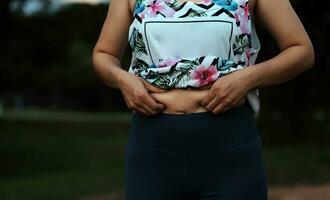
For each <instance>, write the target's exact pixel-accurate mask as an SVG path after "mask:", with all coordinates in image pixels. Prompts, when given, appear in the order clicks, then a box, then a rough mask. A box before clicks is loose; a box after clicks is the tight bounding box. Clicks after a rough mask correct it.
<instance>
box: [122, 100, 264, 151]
mask: <svg viewBox="0 0 330 200" xmlns="http://www.w3.org/2000/svg"><path fill="white" fill-rule="evenodd" d="M258 136H259V132H258V130H257V124H256V118H255V117H254V115H253V111H252V110H251V108H249V107H248V105H246V104H243V105H241V106H238V107H233V108H231V109H229V110H227V111H225V112H222V113H218V114H213V113H212V112H196V113H187V114H171V113H158V114H156V115H153V116H147V115H144V114H143V113H140V112H135V113H134V114H133V117H132V119H131V127H130V131H129V141H128V142H129V143H130V144H136V145H140V146H141V147H146V148H149V149H152V150H156V151H161V152H164V153H174V154H187V153H197V152H203V151H208V150H212V149H217V148H225V147H229V146H232V145H238V144H241V143H245V142H248V141H251V140H253V139H255V138H256V137H258Z"/></svg>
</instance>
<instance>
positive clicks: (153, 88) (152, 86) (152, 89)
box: [139, 77, 167, 92]
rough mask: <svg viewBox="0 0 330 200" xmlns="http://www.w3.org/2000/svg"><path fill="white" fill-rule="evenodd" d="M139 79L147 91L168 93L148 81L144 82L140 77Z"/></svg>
mask: <svg viewBox="0 0 330 200" xmlns="http://www.w3.org/2000/svg"><path fill="white" fill-rule="evenodd" d="M139 79H140V80H141V81H142V82H143V84H144V86H145V87H146V89H147V90H148V91H152V92H166V91H167V90H165V89H161V88H158V87H156V86H154V85H152V84H151V83H149V82H148V81H146V80H144V79H143V78H141V77H139Z"/></svg>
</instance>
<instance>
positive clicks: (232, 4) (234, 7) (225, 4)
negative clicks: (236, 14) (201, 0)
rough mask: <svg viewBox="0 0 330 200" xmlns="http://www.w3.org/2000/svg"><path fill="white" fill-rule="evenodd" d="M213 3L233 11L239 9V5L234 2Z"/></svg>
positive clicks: (222, 0)
mask: <svg viewBox="0 0 330 200" xmlns="http://www.w3.org/2000/svg"><path fill="white" fill-rule="evenodd" d="M213 2H214V3H215V4H217V5H220V6H222V7H223V8H224V9H227V10H231V11H235V10H237V8H238V4H237V3H236V2H235V1H233V0H213Z"/></svg>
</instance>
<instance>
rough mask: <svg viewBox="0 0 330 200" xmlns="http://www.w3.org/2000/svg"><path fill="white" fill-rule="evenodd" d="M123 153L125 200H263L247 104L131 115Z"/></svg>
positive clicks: (257, 142)
mask: <svg viewBox="0 0 330 200" xmlns="http://www.w3.org/2000/svg"><path fill="white" fill-rule="evenodd" d="M125 150H126V152H125V179H124V191H125V199H126V200H266V199H267V179H266V171H265V167H264V163H263V160H262V141H261V138H260V135H259V132H258V129H257V126H256V118H255V117H254V116H253V111H252V110H251V108H250V107H248V105H247V104H244V105H242V106H239V107H234V108H231V109H229V110H227V111H225V112H223V113H219V114H217V115H215V114H212V113H211V112H199V113H187V114H170V113H159V114H157V115H154V116H147V115H144V114H143V113H140V112H135V113H134V114H133V117H132V121H131V127H130V132H129V139H128V143H127V145H126V149H125Z"/></svg>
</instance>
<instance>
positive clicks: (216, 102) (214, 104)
mask: <svg viewBox="0 0 330 200" xmlns="http://www.w3.org/2000/svg"><path fill="white" fill-rule="evenodd" d="M219 103H220V100H219V99H218V97H217V96H215V97H214V98H213V99H212V100H211V101H210V103H209V104H207V105H206V106H205V108H206V109H208V110H210V111H212V110H213V109H214V108H215V107H217V105H219Z"/></svg>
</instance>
